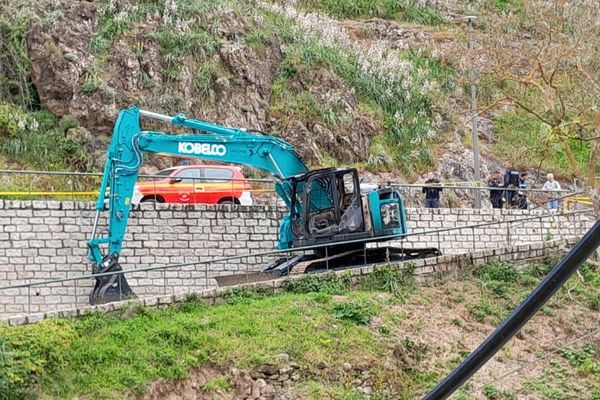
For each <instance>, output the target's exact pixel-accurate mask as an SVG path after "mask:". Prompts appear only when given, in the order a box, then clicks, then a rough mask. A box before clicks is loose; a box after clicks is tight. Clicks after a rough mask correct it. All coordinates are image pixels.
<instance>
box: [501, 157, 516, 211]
mask: <svg viewBox="0 0 600 400" xmlns="http://www.w3.org/2000/svg"><path fill="white" fill-rule="evenodd" d="M504 167H505V172H504V187H505V188H507V189H508V190H507V191H506V204H507V206H508V208H512V207H513V204H514V201H513V197H515V196H516V190H515V189H517V188H518V187H519V170H518V169H515V168H513V167H511V166H510V163H506V164H505V165H504Z"/></svg>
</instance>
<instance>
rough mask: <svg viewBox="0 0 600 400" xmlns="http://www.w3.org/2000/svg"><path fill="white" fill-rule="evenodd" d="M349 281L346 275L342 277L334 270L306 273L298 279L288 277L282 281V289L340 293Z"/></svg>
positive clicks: (292, 291)
mask: <svg viewBox="0 0 600 400" xmlns="http://www.w3.org/2000/svg"><path fill="white" fill-rule="evenodd" d="M350 285H351V282H350V277H349V276H348V275H344V276H343V277H342V278H338V276H337V275H336V274H335V273H334V272H324V273H319V274H307V275H304V276H302V277H301V278H300V279H288V280H286V281H285V282H283V286H282V287H283V290H285V291H286V292H290V293H313V292H316V293H328V294H342V293H343V292H345V291H346V290H348V289H349V288H350Z"/></svg>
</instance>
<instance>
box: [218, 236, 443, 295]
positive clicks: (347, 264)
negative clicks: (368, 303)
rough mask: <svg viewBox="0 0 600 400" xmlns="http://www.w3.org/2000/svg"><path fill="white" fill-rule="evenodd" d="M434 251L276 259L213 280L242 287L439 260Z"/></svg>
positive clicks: (372, 251)
mask: <svg viewBox="0 0 600 400" xmlns="http://www.w3.org/2000/svg"><path fill="white" fill-rule="evenodd" d="M440 255H441V252H440V251H439V250H438V249H436V248H422V249H405V248H399V247H393V246H386V247H376V248H360V249H350V250H346V251H341V252H339V253H335V254H332V255H327V256H324V255H323V254H307V255H296V256H293V257H287V258H279V259H277V260H275V261H272V262H270V263H269V264H267V265H265V266H264V267H263V269H262V270H261V271H258V272H251V273H248V274H234V275H224V276H217V277H215V278H214V279H215V280H216V281H217V284H218V285H219V286H220V287H224V286H233V285H238V284H242V283H250V282H261V281H267V280H271V279H275V278H279V277H283V276H288V275H301V274H313V273H319V272H324V271H328V270H336V271H339V270H345V269H351V268H358V267H362V266H364V265H372V264H385V263H389V262H400V261H407V260H414V259H418V258H428V257H437V256H440Z"/></svg>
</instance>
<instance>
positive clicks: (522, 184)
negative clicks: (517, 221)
mask: <svg viewBox="0 0 600 400" xmlns="http://www.w3.org/2000/svg"><path fill="white" fill-rule="evenodd" d="M518 187H519V189H520V190H519V191H518V192H516V194H515V196H514V197H513V202H514V203H515V207H516V208H519V209H521V210H527V192H526V191H525V190H526V189H527V172H522V173H521V174H520V175H519V186H518Z"/></svg>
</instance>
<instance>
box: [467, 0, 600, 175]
mask: <svg viewBox="0 0 600 400" xmlns="http://www.w3.org/2000/svg"><path fill="white" fill-rule="evenodd" d="M486 22H487V24H486V25H485V27H484V28H483V29H484V30H485V31H486V34H484V35H478V36H479V37H478V42H479V51H478V52H477V53H478V54H479V55H480V56H481V58H480V59H479V62H480V64H481V65H480V68H481V74H480V77H481V78H482V79H486V80H488V81H491V82H493V85H494V87H495V88H497V92H496V94H495V96H494V98H493V99H492V101H490V104H487V105H486V107H487V108H495V107H497V106H501V105H504V106H506V105H507V104H508V105H511V106H514V107H517V108H518V109H520V110H523V111H524V112H525V113H527V114H529V115H530V116H531V117H532V118H534V119H536V120H538V121H539V122H540V123H541V124H542V126H543V127H544V128H545V129H544V133H545V135H544V136H545V140H544V141H545V143H542V144H538V143H535V144H534V145H549V144H551V143H559V144H560V146H561V148H562V149H563V151H564V152H565V155H566V157H567V159H568V163H569V166H570V173H571V174H573V176H575V177H578V178H583V177H585V180H586V182H587V184H588V185H590V186H594V185H597V184H598V182H597V181H596V175H597V174H598V169H599V164H598V162H599V157H600V2H598V1H595V0H581V1H566V0H555V1H543V0H524V2H523V5H522V8H519V9H516V10H512V11H509V12H507V13H505V14H503V15H500V16H498V17H495V18H489V19H488V20H487V21H486ZM577 147H583V148H584V149H585V152H584V158H585V160H583V163H582V162H581V160H578V159H577V157H576V154H575V149H576V148H577ZM580 155H581V154H580ZM579 158H581V157H579Z"/></svg>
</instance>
